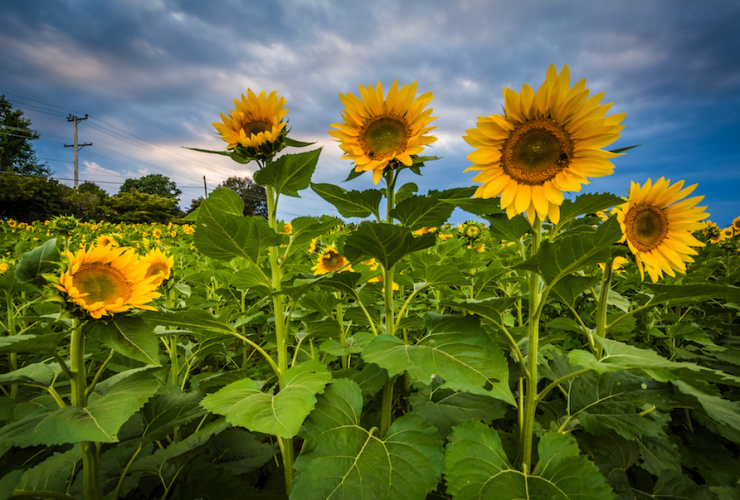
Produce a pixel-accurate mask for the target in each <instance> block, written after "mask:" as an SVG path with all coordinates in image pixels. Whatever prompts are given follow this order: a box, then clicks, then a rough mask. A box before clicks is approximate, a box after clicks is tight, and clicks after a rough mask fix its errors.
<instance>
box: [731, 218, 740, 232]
mask: <svg viewBox="0 0 740 500" xmlns="http://www.w3.org/2000/svg"><path fill="white" fill-rule="evenodd" d="M732 227H733V228H735V232H740V217H735V218H734V219H733V220H732Z"/></svg>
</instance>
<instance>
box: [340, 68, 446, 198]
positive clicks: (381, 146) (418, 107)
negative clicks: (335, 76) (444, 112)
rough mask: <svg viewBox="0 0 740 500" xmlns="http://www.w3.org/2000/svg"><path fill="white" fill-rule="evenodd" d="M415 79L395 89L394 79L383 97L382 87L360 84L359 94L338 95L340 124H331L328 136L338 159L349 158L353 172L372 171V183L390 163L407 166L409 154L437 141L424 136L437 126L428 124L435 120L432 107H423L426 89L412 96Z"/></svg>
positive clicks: (429, 95)
mask: <svg viewBox="0 0 740 500" xmlns="http://www.w3.org/2000/svg"><path fill="white" fill-rule="evenodd" d="M415 96H416V82H414V83H412V84H411V85H410V86H409V85H404V86H403V87H401V89H400V90H399V88H398V80H396V81H394V82H393V85H391V88H390V89H389V90H388V95H387V96H385V97H384V94H383V86H382V85H381V84H380V82H378V85H377V87H375V88H373V86H372V85H368V86H367V88H365V87H364V86H363V85H360V97H359V98H358V97H357V96H355V95H354V94H349V93H348V94H347V95H344V94H339V99H341V101H342V104H344V107H345V109H344V110H343V111H342V118H343V119H344V123H332V124H331V125H330V126H331V127H333V128H335V129H337V130H330V131H329V135H331V136H332V137H336V139H337V142H339V147H340V148H342V151H344V153H345V155H344V156H342V159H345V160H352V161H353V162H354V163H355V171H356V172H364V171H368V170H372V171H373V181H374V182H375V184H377V183H378V181H380V178H381V177H382V176H383V170H384V169H385V167H387V166H388V164H389V163H391V162H394V163H395V162H401V163H403V164H404V165H406V166H408V167H410V166H411V165H413V162H414V161H413V159H412V158H411V156H412V155H418V154H419V153H421V152H422V151H423V150H424V146H427V145H429V144H431V143H433V142H434V141H436V140H437V138H436V137H432V136H430V135H424V134H425V133H426V132H429V131H430V130H433V129H435V128H437V127H430V126H429V124H430V123H431V122H432V121H433V120H435V119H436V117H432V116H430V115H431V114H432V109H431V108H429V109H424V108H425V107H426V105H427V104H429V101H431V100H432V99H433V98H434V96H433V95H432V93H431V92H427V93H426V94H423V95H421V96H419V97H416V98H415Z"/></svg>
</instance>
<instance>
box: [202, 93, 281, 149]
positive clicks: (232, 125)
mask: <svg viewBox="0 0 740 500" xmlns="http://www.w3.org/2000/svg"><path fill="white" fill-rule="evenodd" d="M286 102H287V101H286V100H285V97H281V98H280V99H278V96H277V91H276V90H273V91H272V92H270V95H269V96H268V95H267V92H265V91H264V90H263V91H262V92H260V95H259V97H257V96H256V95H254V92H252V90H251V89H247V97H244V94H242V100H241V101H238V100H236V99H234V105H235V106H236V109H234V110H233V111H232V110H229V116H226V115H224V114H223V113H221V120H222V122H223V123H219V122H215V123H213V126H214V127H216V130H218V133H219V134H221V139H223V140H224V141H225V142H226V143H228V146H227V149H233V148H235V147H237V146H242V147H245V148H249V147H253V148H258V147H260V146H261V145H263V144H265V143H268V142H269V143H273V142H275V141H277V140H278V138H280V135H281V133H282V131H283V129H284V128H285V125H286V123H285V122H283V118H285V115H287V114H288V112H289V111H290V110H289V109H283V106H285V103H286Z"/></svg>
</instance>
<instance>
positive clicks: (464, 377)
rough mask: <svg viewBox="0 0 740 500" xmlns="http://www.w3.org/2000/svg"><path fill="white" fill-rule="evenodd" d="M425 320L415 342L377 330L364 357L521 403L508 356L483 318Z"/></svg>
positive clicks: (417, 376) (391, 368)
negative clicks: (423, 330) (423, 331)
mask: <svg viewBox="0 0 740 500" xmlns="http://www.w3.org/2000/svg"><path fill="white" fill-rule="evenodd" d="M424 320H425V323H426V325H427V334H426V335H425V336H424V337H422V338H421V339H420V340H419V341H418V342H417V343H416V344H410V345H407V344H404V343H403V340H401V339H399V338H398V337H393V336H390V335H378V336H377V337H375V338H374V339H373V340H372V341H371V342H370V343H369V344H368V345H367V346H365V351H364V352H363V353H362V357H363V359H364V360H365V361H366V362H368V363H375V364H376V365H378V366H380V367H381V368H385V369H386V370H388V373H389V375H391V376H392V375H398V374H400V373H403V372H404V371H408V373H409V375H410V376H411V377H412V378H414V379H416V380H419V381H420V382H421V383H423V384H429V383H430V382H431V381H432V379H433V378H434V376H435V375H439V376H440V377H442V378H443V379H444V380H445V383H444V384H443V385H442V386H441V387H442V388H447V389H452V390H455V391H466V392H470V393H472V394H480V395H483V396H490V397H492V398H496V399H501V400H503V401H506V402H507V403H510V404H512V405H516V400H515V399H514V396H513V394H512V393H511V390H510V389H509V366H508V364H507V362H506V358H505V357H504V354H503V353H502V352H501V351H500V350H499V348H498V347H497V346H496V344H495V343H494V342H493V341H492V340H491V339H490V338H489V337H488V334H487V333H486V332H485V330H483V328H482V327H481V326H480V319H478V318H476V317H474V316H451V315H447V316H442V315H439V314H434V313H427V314H426V315H425V317H424Z"/></svg>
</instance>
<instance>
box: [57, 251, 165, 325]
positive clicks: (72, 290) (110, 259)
mask: <svg viewBox="0 0 740 500" xmlns="http://www.w3.org/2000/svg"><path fill="white" fill-rule="evenodd" d="M67 257H68V258H69V267H68V268H67V270H66V271H65V272H64V273H62V275H61V276H60V278H59V284H58V285H55V286H56V287H57V288H58V289H59V290H60V291H61V292H63V293H65V294H66V295H67V296H68V300H69V301H71V302H74V303H75V304H77V305H78V306H79V307H80V308H82V309H83V310H85V311H87V312H88V313H89V314H90V316H92V317H93V318H95V319H100V318H101V317H103V316H108V315H111V314H113V313H120V312H124V311H128V310H130V309H132V308H137V309H148V310H151V311H156V308H154V307H152V306H149V305H147V304H148V303H149V302H151V301H152V300H153V299H155V298H157V297H159V293H157V292H155V291H154V290H155V289H156V287H157V286H156V285H155V284H154V282H155V280H156V279H157V278H156V277H155V276H151V277H146V272H147V267H148V264H147V263H145V262H140V261H139V257H138V256H137V255H136V252H135V251H134V250H133V249H125V248H114V247H112V246H104V247H101V246H98V247H93V248H90V249H89V250H87V249H86V248H83V249H81V250H79V251H78V252H77V253H76V254H73V253H72V252H67Z"/></svg>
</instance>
